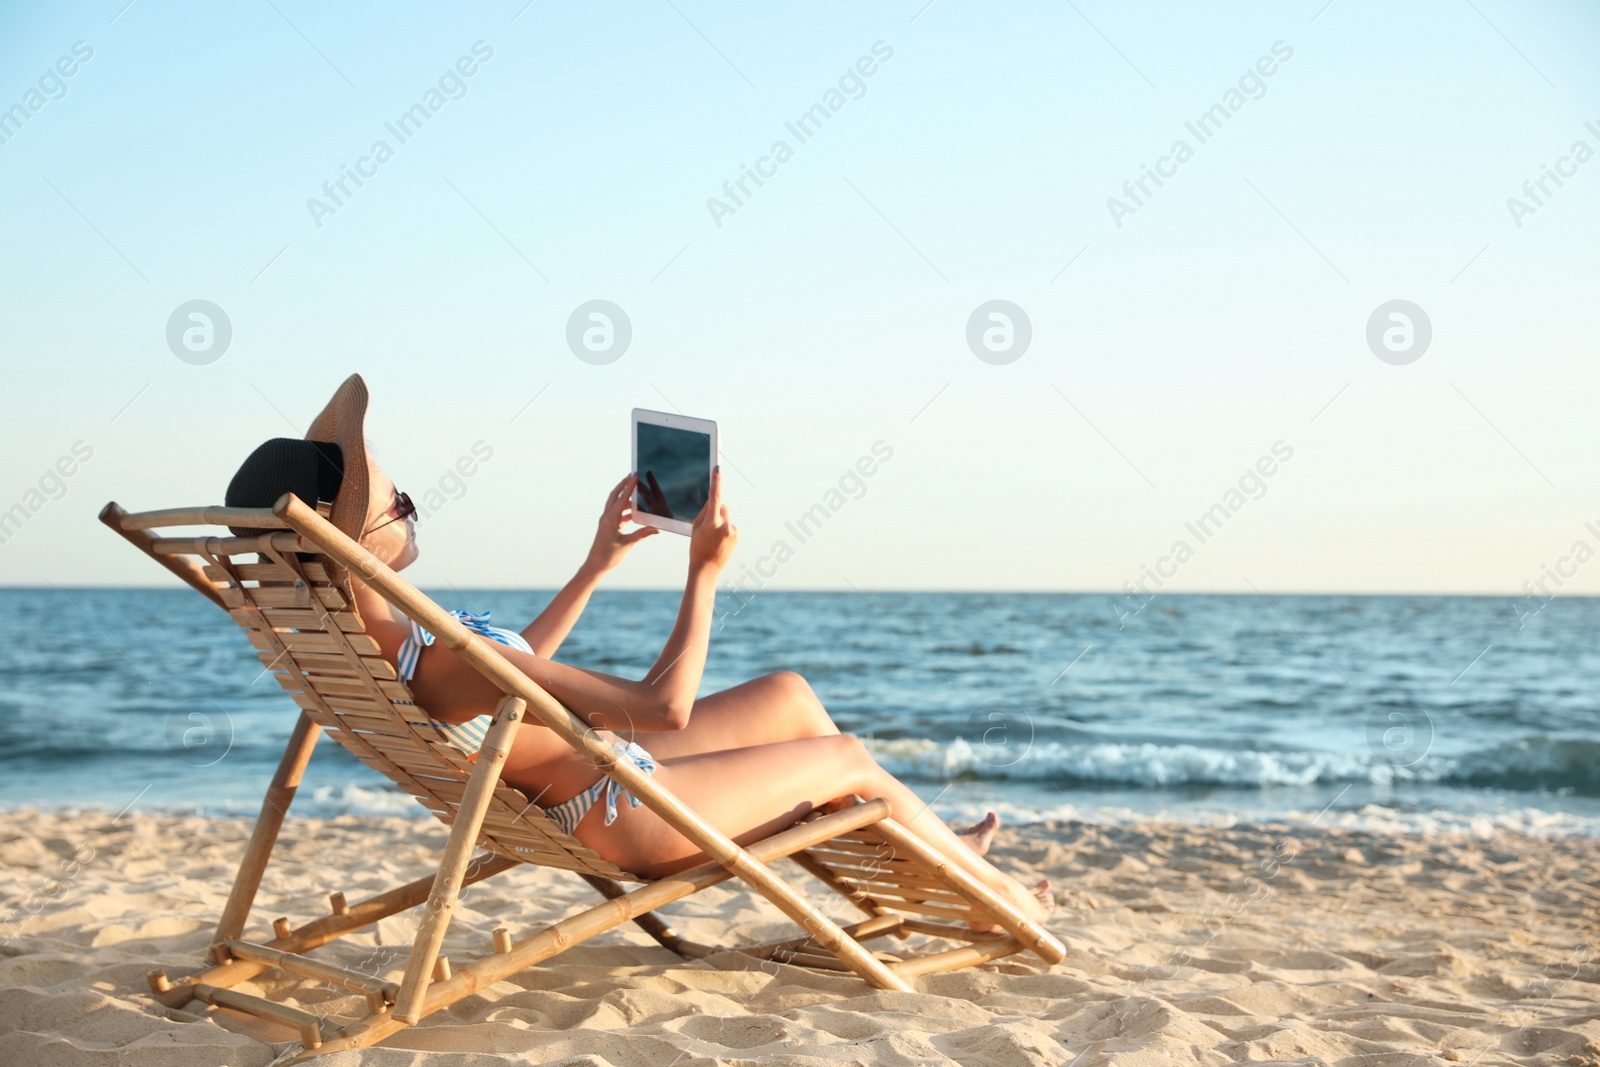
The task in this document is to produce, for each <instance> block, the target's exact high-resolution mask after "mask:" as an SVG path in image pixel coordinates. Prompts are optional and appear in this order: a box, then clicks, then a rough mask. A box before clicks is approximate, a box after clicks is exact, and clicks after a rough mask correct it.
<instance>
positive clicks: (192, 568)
mask: <svg viewBox="0 0 1600 1067" xmlns="http://www.w3.org/2000/svg"><path fill="white" fill-rule="evenodd" d="M130 518H132V516H130V515H129V514H128V513H127V512H126V511H124V510H123V509H122V508H121V507H119V506H118V504H117V502H116V501H115V500H113V501H111V503H109V504H107V505H106V506H105V507H103V508H101V509H100V521H101V522H103V523H105V524H106V525H107V526H109V527H111V528H112V529H113V530H115V531H116V532H117V533H118V534H119V535H120V536H121V537H122V538H123V539H124V540H126V541H127V542H128V543H129V544H131V545H133V546H134V547H135V548H137V549H139V551H141V552H143V553H144V554H145V555H147V556H149V557H150V558H151V559H153V560H155V561H156V562H157V563H159V564H161V565H162V566H163V567H165V568H167V570H169V571H171V572H172V573H173V574H176V575H177V576H178V577H179V578H182V579H183V580H184V581H185V582H187V583H189V585H191V586H193V587H194V589H195V590H196V591H197V592H199V593H200V595H201V596H203V597H205V598H206V599H207V600H209V601H211V602H212V603H213V604H215V605H216V606H217V607H219V608H221V607H225V605H224V604H223V603H222V598H221V597H220V596H218V595H217V590H216V588H215V587H214V586H213V585H212V584H211V583H210V582H209V581H207V580H206V578H205V576H204V575H203V574H201V573H200V565H199V564H197V563H196V562H195V561H194V560H192V559H188V558H186V557H181V556H180V557H172V556H165V555H161V554H159V553H157V552H156V551H155V549H154V545H155V543H156V538H155V537H154V536H153V535H151V534H149V533H147V532H145V530H144V529H143V528H142V527H130V526H124V525H123V523H124V522H125V521H127V520H128V519H130Z"/></svg>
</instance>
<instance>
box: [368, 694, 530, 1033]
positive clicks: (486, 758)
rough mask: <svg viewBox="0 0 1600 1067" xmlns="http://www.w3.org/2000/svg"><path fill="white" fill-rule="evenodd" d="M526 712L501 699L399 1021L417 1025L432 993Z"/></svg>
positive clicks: (432, 901) (444, 864) (431, 904)
mask: <svg viewBox="0 0 1600 1067" xmlns="http://www.w3.org/2000/svg"><path fill="white" fill-rule="evenodd" d="M526 707H527V705H526V703H525V702H524V701H523V700H522V699H521V698H520V697H512V696H508V697H506V698H505V699H504V700H502V701H501V702H500V707H499V709H498V710H497V711H496V712H495V716H494V721H493V722H492V723H490V724H489V733H488V736H487V737H485V738H484V741H483V748H481V749H480V750H479V751H478V760H477V763H476V764H475V765H474V766H473V768H472V775H471V776H470V777H469V778H468V779H467V788H466V790H465V792H463V793H462V796H461V805H460V807H459V808H458V809H457V810H456V817H455V822H454V824H453V825H452V826H451V827H450V836H449V838H448V839H447V840H446V841H445V845H444V854H443V855H442V856H440V857H439V873H438V874H437V875H436V876H435V877H434V880H433V890H432V891H431V892H430V893H429V895H428V903H427V907H426V909H425V911H424V914H423V917H422V922H421V924H420V926H419V928H418V930H417V939H416V941H415V942H414V943H413V944H412V946H411V957H410V959H408V960H407V961H406V973H405V977H404V978H403V979H402V980H401V982H400V997H399V999H398V1000H396V1001H395V1006H394V1017H395V1019H397V1020H399V1021H400V1022H403V1023H415V1022H416V1021H417V1020H418V1019H420V1018H421V1017H422V1000H423V997H424V996H426V994H427V992H428V983H429V981H430V979H431V976H432V974H433V964H434V961H435V960H437V959H438V958H439V947H440V946H441V945H442V944H444V934H445V930H446V929H448V928H449V926H450V917H451V915H453V914H454V912H455V908H456V900H457V898H458V897H459V896H460V894H461V882H462V879H463V878H465V877H466V871H467V864H468V863H469V862H470V861H471V859H472V853H473V850H474V849H475V848H476V847H477V843H478V834H479V831H480V830H481V829H482V827H483V817H484V815H485V814H486V813H487V812H488V810H489V802H490V800H492V799H493V797H494V790H495V786H497V785H498V784H499V782H500V768H501V767H503V766H504V765H505V762H506V757H507V756H509V755H510V754H511V739H512V737H514V736H515V734H516V729H517V726H518V725H520V724H521V721H522V713H523V710H524V709H525V708H526Z"/></svg>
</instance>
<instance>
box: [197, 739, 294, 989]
mask: <svg viewBox="0 0 1600 1067" xmlns="http://www.w3.org/2000/svg"><path fill="white" fill-rule="evenodd" d="M321 736H322V727H321V726H319V725H318V724H317V723H315V722H312V721H311V716H310V715H309V714H308V713H307V712H304V711H302V712H301V713H300V719H299V721H298V722H296V723H295V727H294V733H292V734H290V735H289V744H288V745H287V746H286V747H285V748H284V750H283V757H282V758H281V759H280V760H278V770H277V773H276V774H274V775H273V776H272V784H271V785H270V786H268V788H267V796H266V799H265V800H263V801H262V802H261V814H260V815H258V816H257V817H256V825H255V829H254V830H252V831H251V833H250V844H249V846H248V847H247V848H246V849H245V852H244V860H243V861H242V862H241V863H240V864H239V873H238V875H237V876H235V878H234V880H233V889H232V891H230V892H229V893H228V903H227V905H226V906H225V907H224V908H223V909H222V918H221V919H220V920H219V921H218V922H217V933H216V936H215V937H213V938H212V946H211V948H209V949H207V950H206V959H207V960H208V961H209V962H211V963H223V962H225V961H224V960H223V959H222V958H220V956H219V955H218V953H217V949H216V946H217V945H218V944H220V943H221V942H223V941H232V940H234V939H235V938H237V937H238V936H239V935H240V934H242V933H244V924H245V921H246V920H247V919H249V917H250V906H251V905H252V904H254V903H255V900H256V891H257V890H258V889H260V888H261V876H262V875H263V874H265V873H266V870H267V860H268V859H270V858H271V856H272V848H273V846H274V845H276V844H277V842H278V831H279V830H281V829H282V828H283V817H284V814H285V813H286V812H288V810H289V805H290V804H291V803H293V801H294V794H295V791H296V790H297V789H299V788H300V776H301V775H302V774H304V773H305V769H306V763H307V762H309V761H310V759H311V750H312V749H314V748H316V747H317V739H318V738H320V737H321Z"/></svg>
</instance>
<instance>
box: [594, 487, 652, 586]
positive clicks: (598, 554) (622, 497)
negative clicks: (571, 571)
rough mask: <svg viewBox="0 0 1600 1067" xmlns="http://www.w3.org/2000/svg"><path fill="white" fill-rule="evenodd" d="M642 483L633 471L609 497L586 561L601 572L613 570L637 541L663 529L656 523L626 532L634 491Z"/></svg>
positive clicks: (631, 513)
mask: <svg viewBox="0 0 1600 1067" xmlns="http://www.w3.org/2000/svg"><path fill="white" fill-rule="evenodd" d="M638 484H639V476H638V475H637V474H630V475H628V476H627V477H626V478H624V479H622V481H620V482H618V483H617V484H616V487H615V488H614V489H612V490H611V493H610V495H609V496H607V497H606V509H605V511H603V512H601V514H600V527H599V529H597V530H596V531H595V535H594V545H593V546H592V547H590V549H589V559H588V562H587V564H586V566H588V567H589V568H591V569H593V570H594V571H596V572H598V573H604V572H605V571H609V570H611V569H612V568H613V567H615V566H616V565H617V564H619V563H621V562H622V560H623V557H624V556H626V555H627V554H628V550H629V549H630V548H632V547H633V546H634V545H635V544H637V543H639V542H640V541H642V540H644V539H645V538H646V537H649V536H651V535H652V534H656V533H659V532H660V530H658V529H657V528H656V527H654V526H640V527H638V528H636V529H633V530H629V531H627V532H626V533H624V532H623V529H622V527H623V525H624V524H625V523H627V522H630V521H632V519H633V491H634V488H635V487H636V486H637V485H638Z"/></svg>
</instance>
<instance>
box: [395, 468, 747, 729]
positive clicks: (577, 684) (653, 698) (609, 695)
mask: <svg viewBox="0 0 1600 1067" xmlns="http://www.w3.org/2000/svg"><path fill="white" fill-rule="evenodd" d="M738 540H739V528H738V527H737V526H734V525H733V524H732V523H731V522H730V521H729V518H728V509H727V506H726V505H724V504H723V503H722V472H721V471H720V470H714V471H713V472H712V475H711V495H710V497H709V498H708V499H707V501H706V506H705V507H704V508H702V509H701V510H700V514H699V515H698V516H696V518H695V521H694V532H693V533H692V534H691V536H690V538H689V578H688V581H687V582H686V583H685V587H684V591H683V600H682V602H681V604H680V605H679V608H678V620H677V622H676V624H674V626H673V628H672V633H671V635H670V636H669V637H668V638H667V643H666V645H665V646H663V648H662V649H661V655H660V656H658V657H657V658H656V662H655V664H654V665H653V666H652V667H651V668H650V671H649V673H647V674H646V675H645V677H644V678H643V679H641V680H639V681H631V680H629V679H626V678H618V677H616V676H614V675H609V674H602V673H600V672H599V671H591V670H585V669H584V668H581V667H574V666H571V665H569V664H565V663H557V662H556V661H554V660H549V659H541V658H540V657H538V656H531V655H529V654H528V653H526V652H522V651H519V650H517V649H514V648H507V647H506V646H504V645H500V644H496V643H494V642H486V643H485V647H487V648H490V649H492V650H493V651H494V652H496V653H497V654H499V655H500V656H502V657H504V658H505V659H506V660H507V661H509V662H510V663H511V664H512V665H513V666H515V667H516V668H517V669H518V670H520V671H522V672H523V673H524V674H526V675H527V676H528V677H529V678H532V679H533V680H534V681H535V682H537V683H538V684H539V685H540V686H541V687H543V688H544V689H545V690H546V691H547V692H549V693H550V695H551V696H554V697H555V698H556V699H557V700H559V701H561V702H562V703H563V704H565V705H566V706H567V707H569V708H571V709H572V710H573V711H574V712H576V713H577V714H578V716H579V717H580V718H582V719H583V720H584V721H585V722H587V723H588V724H589V725H590V726H591V727H593V728H594V729H597V730H612V731H621V732H627V731H633V732H639V733H652V732H656V731H661V730H681V729H683V727H685V726H687V725H688V723H689V712H690V710H691V709H692V708H693V707H694V700H695V696H696V695H697V694H698V691H699V688H700V676H701V674H702V673H703V671H704V670H705V663H706V650H707V649H708V647H709V646H710V637H711V616H712V608H713V606H714V597H715V595H716V584H717V577H718V575H720V574H721V573H722V569H723V568H724V567H726V566H727V564H728V559H729V558H730V557H731V556H732V555H733V549H734V546H735V545H736V544H737V543H738ZM411 689H412V692H413V694H414V695H415V696H416V699H417V703H418V704H420V705H421V706H422V707H423V708H424V709H426V710H427V712H428V714H430V715H432V716H434V717H435V718H438V719H445V720H450V721H460V720H462V719H465V718H468V717H470V716H472V715H476V714H480V713H481V712H482V711H483V710H484V709H485V708H490V707H493V706H494V704H495V703H496V702H497V701H498V700H499V698H500V691H499V689H498V688H497V687H496V686H495V685H494V683H492V682H490V681H489V680H488V679H487V678H485V677H484V676H483V675H481V674H479V673H478V672H477V671H476V670H474V669H473V668H472V666H471V665H470V664H469V663H467V661H466V660H464V659H462V658H461V657H460V656H458V655H456V654H455V653H453V652H451V651H450V650H449V649H447V648H444V647H443V646H442V645H433V646H431V647H430V648H429V649H428V651H427V654H426V655H424V656H422V657H421V659H420V660H419V662H418V664H417V671H416V674H415V676H414V677H413V678H412V682H411Z"/></svg>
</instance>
